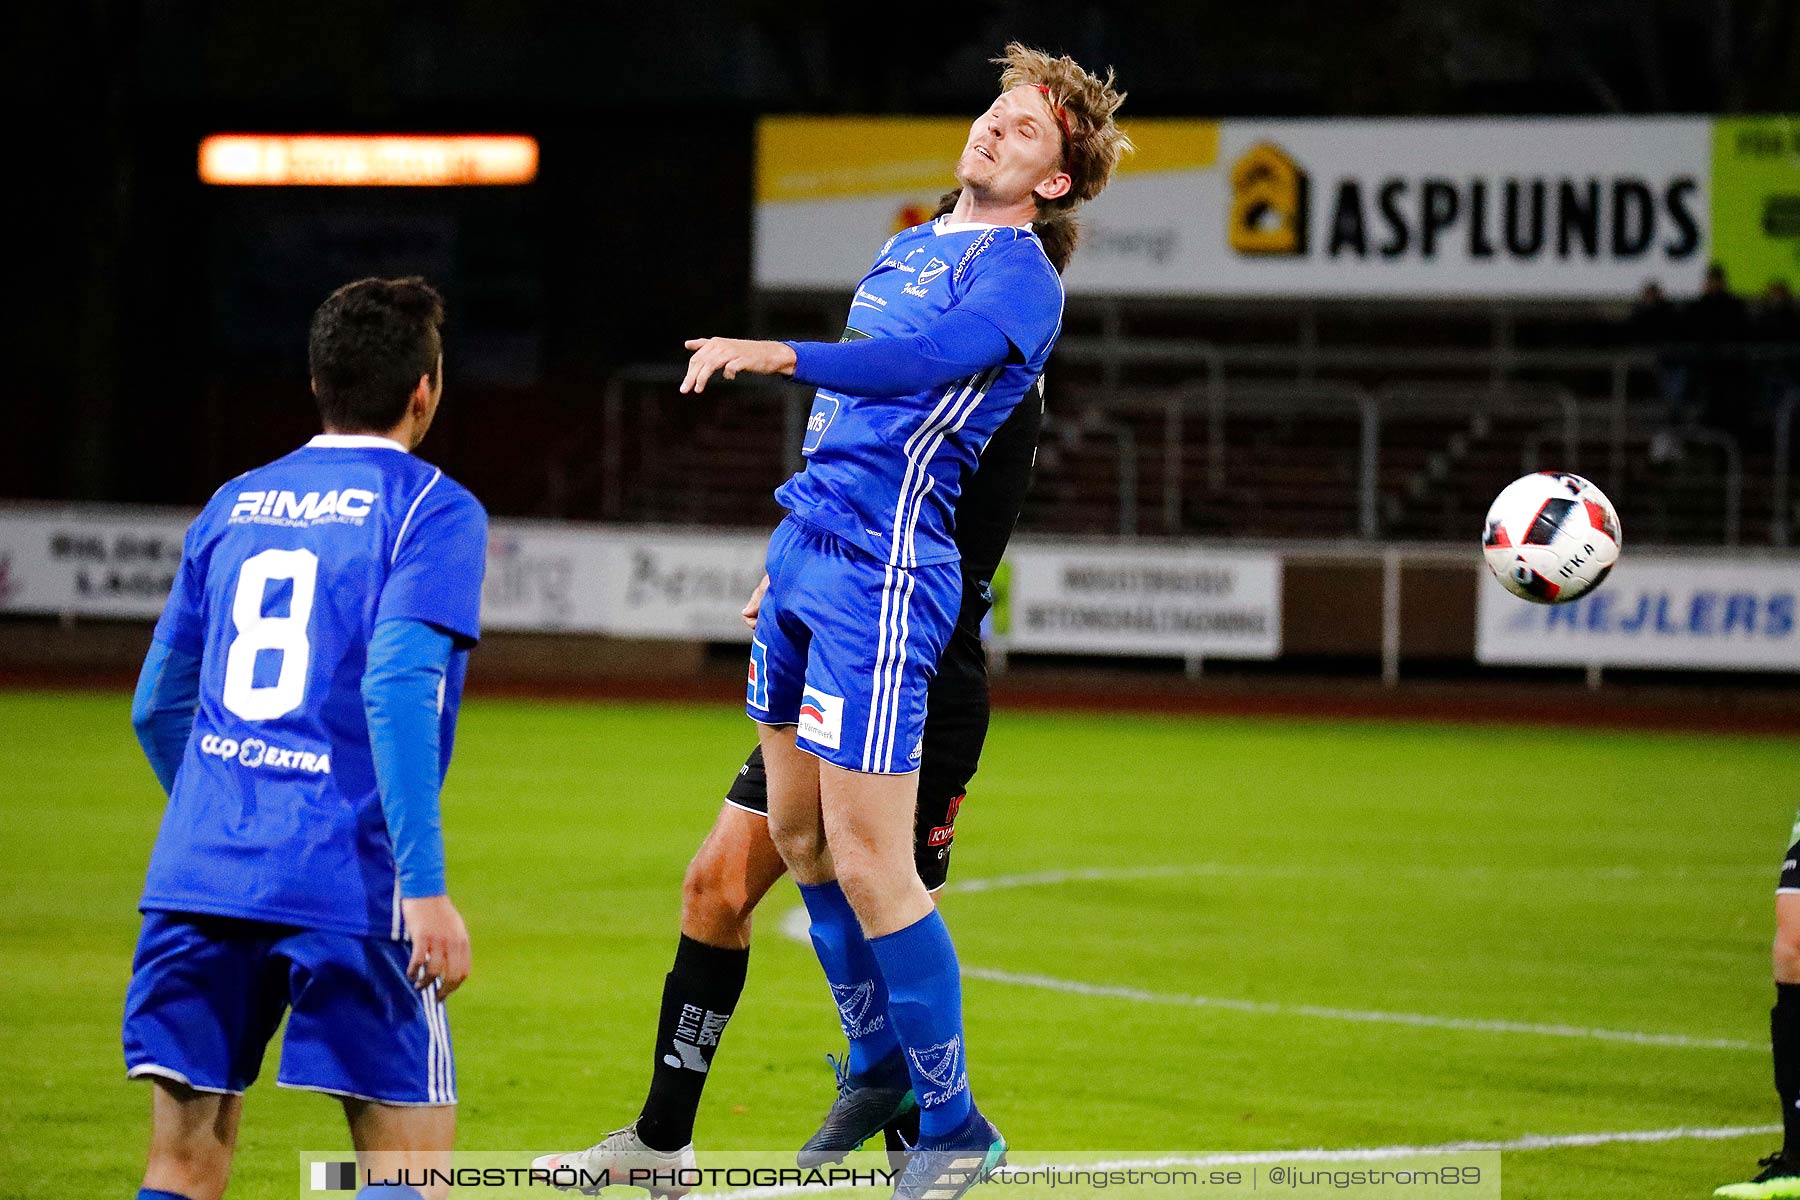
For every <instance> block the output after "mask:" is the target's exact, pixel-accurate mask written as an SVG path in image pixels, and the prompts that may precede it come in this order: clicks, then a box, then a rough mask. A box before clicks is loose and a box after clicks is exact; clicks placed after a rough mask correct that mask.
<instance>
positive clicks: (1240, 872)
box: [942, 863, 1769, 895]
mask: <svg viewBox="0 0 1800 1200" xmlns="http://www.w3.org/2000/svg"><path fill="white" fill-rule="evenodd" d="M1333 870H1334V871H1337V872H1338V873H1339V874H1342V873H1343V872H1342V871H1341V870H1339V869H1338V868H1333ZM1355 873H1356V874H1362V875H1373V876H1378V877H1380V878H1382V879H1413V878H1436V877H1439V876H1444V875H1454V876H1456V877H1457V878H1458V879H1465V880H1468V879H1488V878H1493V879H1505V880H1509V881H1511V880H1517V879H1519V878H1520V877H1522V876H1526V875H1560V876H1571V875H1572V876H1576V877H1578V878H1582V879H1598V880H1614V881H1619V882H1629V881H1631V880H1635V879H1650V878H1656V879H1677V880H1679V879H1722V878H1723V879H1742V878H1747V877H1751V876H1767V875H1768V874H1769V867H1768V864H1766V863H1765V864H1762V865H1759V866H1744V867H1631V866H1613V867H1588V866H1580V867H1577V866H1570V867H1558V866H1549V865H1546V866H1542V867H1527V868H1522V869H1519V870H1512V869H1508V870H1499V869H1496V868H1487V867H1479V866H1469V867H1466V866H1444V867H1420V866H1396V867H1367V868H1363V869H1362V870H1360V871H1357V872H1355ZM1317 874H1318V867H1316V866H1308V865H1302V864H1290V863H1190V864H1186V865H1180V866H1157V867H1087V868H1078V869H1075V870H1059V871H1027V872H1023V873H1021V874H1017V875H990V876H988V877H986V878H983V879H964V880H952V881H951V882H950V883H947V884H945V885H944V887H943V889H942V890H943V891H944V892H945V893H955V894H958V895H967V894H979V893H981V892H1002V891H1011V890H1013V889H1015V888H1030V887H1055V886H1058V885H1060V884H1065V883H1111V882H1115V881H1119V880H1133V879H1198V878H1209V877H1210V878H1218V877H1224V878H1230V877H1239V876H1244V877H1265V878H1281V877H1284V876H1292V877H1297V878H1312V877H1314V876H1316V875H1317Z"/></svg>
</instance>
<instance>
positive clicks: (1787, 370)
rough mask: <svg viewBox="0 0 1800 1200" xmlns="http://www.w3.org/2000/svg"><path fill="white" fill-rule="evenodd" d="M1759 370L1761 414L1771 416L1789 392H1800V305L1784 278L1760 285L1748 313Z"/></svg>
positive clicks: (1792, 393)
mask: <svg viewBox="0 0 1800 1200" xmlns="http://www.w3.org/2000/svg"><path fill="white" fill-rule="evenodd" d="M1750 336H1751V337H1752V338H1753V339H1754V340H1755V342H1756V344H1757V354H1758V363H1757V365H1758V367H1759V368H1760V369H1761V373H1762V403H1763V415H1764V416H1769V417H1772V416H1773V415H1774V414H1775V413H1776V412H1777V411H1779V410H1780V408H1781V405H1782V404H1783V403H1784V402H1785V401H1786V400H1787V398H1788V397H1789V396H1800V307H1796V305H1795V304H1794V293H1793V291H1792V289H1790V288H1789V287H1788V285H1787V281H1786V280H1784V279H1776V280H1773V281H1771V282H1770V284H1769V286H1768V287H1767V288H1765V289H1763V294H1762V297H1761V298H1760V299H1759V300H1758V301H1757V302H1756V307H1755V308H1754V309H1753V310H1752V311H1751V314H1750Z"/></svg>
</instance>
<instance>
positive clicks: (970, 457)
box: [775, 217, 1063, 567]
mask: <svg viewBox="0 0 1800 1200" xmlns="http://www.w3.org/2000/svg"><path fill="white" fill-rule="evenodd" d="M952 308H954V309H957V310H959V311H961V312H971V313H975V314H977V315H979V316H981V317H984V318H986V319H987V320H988V321H990V322H992V323H993V324H994V325H995V326H997V327H998V328H999V330H1000V332H1002V333H1004V334H1005V335H1006V338H1007V340H1008V341H1009V342H1010V343H1012V349H1013V353H1012V355H1011V357H1010V358H1009V359H1008V361H1006V362H1005V363H1003V364H1001V365H999V366H997V367H994V368H992V369H990V370H987V371H983V372H981V373H980V374H978V375H975V376H971V377H970V378H967V379H960V380H957V381H955V382H954V383H952V384H951V385H950V386H949V387H947V388H940V389H933V390H931V391H928V392H921V393H919V394H918V395H912V396H885V397H870V396H849V395H845V394H843V393H841V392H835V391H831V390H829V389H826V388H821V389H819V391H818V392H817V393H816V394H815V395H814V397H813V407H812V413H811V415H810V417H809V419H808V421H807V425H806V441H805V444H804V445H803V446H802V448H801V451H802V453H803V454H804V455H805V457H806V468H805V469H804V470H803V471H801V472H800V473H798V474H796V475H795V476H794V477H793V478H791V479H789V480H788V481H787V482H786V483H784V484H782V485H781V487H780V488H779V489H777V491H776V492H775V499H776V500H777V501H779V502H780V504H781V506H782V507H783V508H786V509H787V510H788V511H789V512H791V513H793V514H794V515H795V516H797V517H799V518H800V519H801V520H803V521H806V522H807V523H808V524H811V525H816V526H819V527H820V528H823V529H825V530H828V531H829V532H831V533H833V534H836V535H837V536H838V537H840V538H843V539H844V540H846V541H848V542H850V543H851V544H852V545H855V546H859V547H861V548H862V549H864V550H866V551H868V552H869V553H870V554H872V555H874V556H875V557H876V558H877V559H879V560H880V561H881V562H884V563H889V564H892V565H894V566H900V567H912V566H923V565H928V564H932V563H944V562H954V561H956V558H957V550H956V542H955V540H954V536H953V535H954V532H955V521H954V509H955V505H956V497H957V494H958V493H959V492H960V491H961V489H962V485H963V481H964V480H965V479H966V478H967V477H968V476H969V474H970V473H971V472H973V471H974V469H975V465H976V462H977V461H978V459H979V458H980V455H981V451H982V448H983V447H985V446H986V445H987V442H988V439H989V438H991V437H993V436H994V433H995V431H996V430H998V429H999V428H1000V426H1001V425H1002V424H1003V423H1004V422H1005V420H1006V418H1007V416H1008V415H1009V414H1010V413H1011V412H1012V410H1013V408H1014V407H1015V406H1016V405H1017V404H1018V402H1019V398H1020V397H1021V396H1023V395H1024V394H1025V391H1026V389H1028V388H1029V387H1030V386H1031V385H1032V383H1033V381H1035V380H1036V379H1037V377H1038V376H1039V375H1040V374H1042V373H1043V370H1044V362H1045V360H1046V359H1048V358H1049V357H1050V350H1051V348H1052V347H1053V346H1055V344H1056V336H1057V334H1058V333H1059V332H1060V331H1061V329H1062V310H1063V290H1062V280H1061V278H1060V277H1059V276H1058V275H1057V273H1056V268H1055V267H1053V266H1052V265H1051V264H1050V260H1049V258H1047V257H1046V256H1045V254H1044V248H1043V245H1042V244H1041V243H1040V242H1039V241H1038V239H1037V235H1036V234H1034V233H1032V232H1031V230H1030V228H1029V227H1026V226H1017V227H1015V226H1000V225H986V224H981V223H979V222H954V221H951V220H950V219H949V218H948V217H940V218H938V219H937V220H936V221H933V222H930V223H929V224H925V225H918V226H915V227H913V228H911V229H908V230H905V231H903V232H901V233H897V234H895V235H894V236H893V237H892V238H890V239H889V240H888V242H887V244H886V245H884V246H883V247H882V248H881V251H880V253H879V254H878V255H877V257H876V262H875V265H874V267H872V268H871V269H870V270H869V273H868V274H866V275H864V276H863V278H862V281H861V282H860V283H858V284H857V285H856V295H855V297H854V298H853V299H852V300H851V302H850V315H849V319H848V322H847V324H848V328H847V329H846V330H845V334H844V336H845V337H846V338H858V337H903V336H907V335H910V334H914V333H917V332H919V331H920V330H921V329H923V328H924V327H926V326H927V325H929V324H930V323H931V322H932V321H934V320H935V319H937V318H938V317H940V316H942V315H943V314H944V313H946V312H948V311H949V310H950V309H952Z"/></svg>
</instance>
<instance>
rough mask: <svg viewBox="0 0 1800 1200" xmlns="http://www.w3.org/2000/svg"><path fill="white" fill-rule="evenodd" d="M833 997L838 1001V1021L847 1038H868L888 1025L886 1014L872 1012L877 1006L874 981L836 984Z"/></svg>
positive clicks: (833, 985) (832, 987) (832, 988)
mask: <svg viewBox="0 0 1800 1200" xmlns="http://www.w3.org/2000/svg"><path fill="white" fill-rule="evenodd" d="M831 995H832V998H833V999H834V1000H836V1001H837V1008H838V1020H839V1021H840V1022H841V1023H842V1024H843V1026H844V1036H845V1037H849V1038H859V1037H867V1036H868V1035H869V1034H871V1033H875V1032H877V1031H879V1030H880V1029H881V1028H882V1027H883V1026H885V1025H886V1024H887V1014H886V1013H883V1012H871V1011H870V1010H871V1009H873V1008H874V1006H875V981H874V980H872V979H866V980H864V981H863V982H861V983H834V984H832V985H831Z"/></svg>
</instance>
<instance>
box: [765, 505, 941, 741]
mask: <svg viewBox="0 0 1800 1200" xmlns="http://www.w3.org/2000/svg"><path fill="white" fill-rule="evenodd" d="M768 566H769V590H768V593H767V594H766V595H765V596H763V600H762V610H761V611H760V612H759V613H758V614H757V618H756V634H755V636H754V638H753V640H752V641H751V643H750V687H749V694H748V696H747V697H746V703H745V707H744V711H746V712H747V713H749V714H750V717H751V719H752V720H755V721H759V722H761V723H762V724H764V725H797V726H799V729H798V742H799V746H800V748H801V749H802V750H807V751H810V752H811V753H813V754H816V755H818V756H819V757H820V758H822V759H824V760H825V761H826V762H828V763H832V764H834V765H835V766H840V767H843V768H845V769H847V770H851V771H868V772H872V773H875V774H882V775H904V774H906V773H907V772H908V771H916V770H918V769H919V756H920V751H919V741H920V739H921V738H922V737H923V736H924V733H925V693H926V690H927V689H928V688H929V686H930V684H931V678H932V676H933V675H935V674H936V673H937V664H938V656H939V655H941V654H942V653H943V652H944V644H945V642H947V641H948V640H949V638H950V630H951V628H952V626H954V625H955V623H956V613H957V607H958V605H959V604H960V603H961V601H962V572H961V571H960V570H959V569H958V567H957V564H955V563H938V564H935V565H932V566H927V567H894V566H889V565H887V564H886V563H883V562H881V561H879V560H878V559H876V558H874V557H872V556H871V555H869V554H868V553H867V552H865V551H863V550H861V549H859V548H858V547H855V546H852V545H850V544H849V543H847V542H844V541H842V540H840V539H839V538H837V537H835V536H833V535H832V534H829V533H826V532H825V531H824V530H822V529H818V528H816V527H814V526H811V525H808V524H807V523H806V522H804V521H801V520H799V519H798V518H795V517H789V518H788V519H787V520H785V521H783V522H782V523H781V524H780V525H779V526H777V527H776V529H775V534H774V536H773V537H771V538H770V539H769V564H768Z"/></svg>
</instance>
